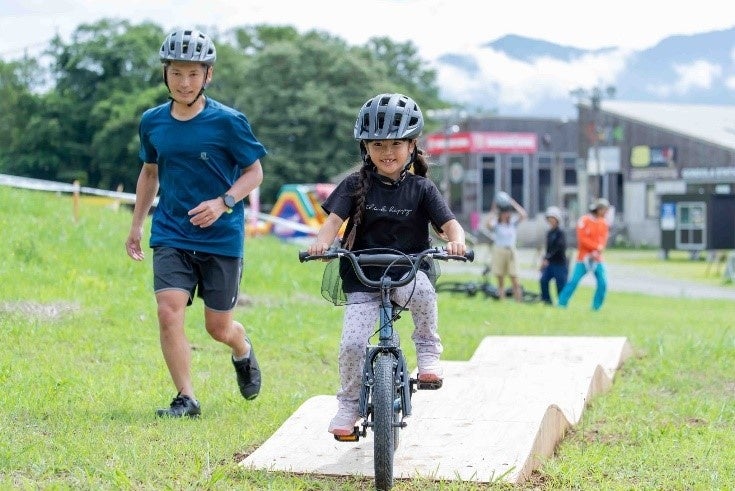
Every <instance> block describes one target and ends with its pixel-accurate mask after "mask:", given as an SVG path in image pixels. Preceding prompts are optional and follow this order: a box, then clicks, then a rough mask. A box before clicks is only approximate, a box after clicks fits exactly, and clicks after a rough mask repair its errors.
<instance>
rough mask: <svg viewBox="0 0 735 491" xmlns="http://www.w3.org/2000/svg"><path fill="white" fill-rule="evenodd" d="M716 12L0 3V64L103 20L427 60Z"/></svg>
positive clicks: (591, 38) (384, 4)
mask: <svg viewBox="0 0 735 491" xmlns="http://www.w3.org/2000/svg"><path fill="white" fill-rule="evenodd" d="M694 5H696V9H695V8H694ZM723 8H724V7H723V5H722V2H721V0H699V1H697V2H696V4H692V3H690V2H671V1H656V0H648V1H645V0H644V1H641V0H611V1H608V2H602V1H598V2H590V1H582V0H556V1H552V2H549V1H538V0H509V1H505V2H501V1H498V0H495V1H488V0H361V1H354V0H196V1H194V0H177V1H171V0H124V1H123V0H54V1H48V0H0V11H1V12H2V16H0V32H2V33H3V36H2V42H0V57H2V58H3V59H12V58H18V57H20V56H22V55H23V53H24V52H25V50H29V52H32V51H33V50H35V49H38V48H40V47H43V46H45V44H46V43H47V42H48V40H49V39H51V38H52V37H53V36H54V35H55V34H57V33H58V34H60V35H61V36H62V38H64V39H67V40H68V37H69V35H70V34H71V33H72V32H73V31H74V30H75V29H76V27H77V26H79V25H80V24H82V23H92V22H95V21H97V20H99V19H101V18H103V17H115V18H122V19H128V20H130V21H131V22H133V23H138V22H142V21H152V22H154V23H156V24H158V25H160V26H161V27H163V28H164V29H169V28H170V29H174V28H176V27H183V26H189V25H199V26H216V27H217V28H218V29H219V30H221V31H224V30H226V29H228V28H230V27H236V26H243V25H248V24H278V25H291V26H294V27H296V28H297V29H298V30H299V31H301V32H304V31H306V30H310V29H319V30H324V31H327V32H330V33H332V34H334V35H336V36H339V37H341V38H342V39H344V40H345V41H347V42H348V43H351V44H362V43H364V42H365V41H367V40H368V39H369V38H370V37H372V36H376V35H380V36H388V37H390V38H391V39H394V40H395V41H399V42H403V41H408V40H411V41H412V42H413V43H414V44H415V45H416V46H417V47H418V48H419V53H420V54H421V56H423V57H426V58H429V59H431V58H434V57H437V56H438V55H440V54H442V53H446V52H462V51H464V50H470V49H474V48H477V47H478V46H479V45H481V44H484V43H487V42H490V41H493V40H495V39H497V38H499V37H501V36H503V35H506V34H518V35H522V36H527V37H532V38H537V39H543V40H545V41H550V42H554V43H557V44H562V45H566V46H574V47H577V48H586V49H594V48H601V47H610V46H617V47H620V48H630V49H644V48H647V47H651V46H653V45H655V44H656V43H657V42H658V41H660V40H661V39H663V38H665V37H668V36H671V35H674V34H695V33H700V32H707V31H711V30H717V29H727V28H730V27H733V26H734V25H735V19H734V18H733V16H732V15H727V13H726V12H724V11H723Z"/></svg>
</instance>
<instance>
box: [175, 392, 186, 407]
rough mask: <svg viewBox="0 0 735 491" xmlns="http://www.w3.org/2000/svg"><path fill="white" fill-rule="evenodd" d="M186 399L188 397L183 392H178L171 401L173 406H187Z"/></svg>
mask: <svg viewBox="0 0 735 491" xmlns="http://www.w3.org/2000/svg"><path fill="white" fill-rule="evenodd" d="M186 399H188V397H187V396H182V395H181V392H179V393H178V394H176V397H174V400H173V401H171V407H179V406H186Z"/></svg>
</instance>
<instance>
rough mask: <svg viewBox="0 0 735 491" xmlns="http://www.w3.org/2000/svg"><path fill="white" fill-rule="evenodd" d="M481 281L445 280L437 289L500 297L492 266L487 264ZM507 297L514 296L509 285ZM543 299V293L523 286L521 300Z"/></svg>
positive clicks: (531, 301) (468, 294)
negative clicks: (491, 269)
mask: <svg viewBox="0 0 735 491" xmlns="http://www.w3.org/2000/svg"><path fill="white" fill-rule="evenodd" d="M481 277H482V278H481V280H480V281H445V282H441V283H437V285H436V291H437V293H440V292H450V293H463V294H465V295H467V296H468V297H474V296H475V295H477V294H478V293H483V294H484V295H485V298H492V299H493V300H498V299H500V294H499V292H498V287H496V286H495V285H493V284H492V283H491V282H490V267H489V266H485V269H484V270H483V271H482V274H481ZM505 297H506V298H513V288H512V287H508V288H506V289H505ZM540 300H541V295H540V294H538V293H535V292H531V291H528V290H526V289H525V288H524V287H523V286H521V301H522V302H523V303H535V302H538V301H540Z"/></svg>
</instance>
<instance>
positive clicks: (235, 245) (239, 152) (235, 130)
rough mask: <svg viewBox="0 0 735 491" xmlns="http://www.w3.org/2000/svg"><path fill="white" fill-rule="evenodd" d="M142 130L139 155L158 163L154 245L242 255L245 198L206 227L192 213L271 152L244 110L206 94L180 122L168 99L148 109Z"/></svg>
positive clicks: (153, 227)
mask: <svg viewBox="0 0 735 491" xmlns="http://www.w3.org/2000/svg"><path fill="white" fill-rule="evenodd" d="M138 131H139V135H140V152H139V156H140V159H141V161H142V162H144V163H149V164H157V165H158V179H159V183H160V193H159V201H158V205H157V206H156V209H155V211H154V212H153V222H152V226H151V239H150V246H151V247H157V246H167V247H175V248H178V249H186V250H190V251H197V252H208V253H211V254H218V255H222V256H230V257H243V250H244V244H245V213H244V212H245V208H244V207H245V205H244V204H243V203H242V201H240V202H238V203H237V204H236V205H235V208H234V209H233V212H232V213H223V214H222V216H220V217H219V219H218V220H217V221H216V222H215V223H214V224H213V225H212V226H210V227H206V228H201V227H197V226H195V225H192V224H191V223H190V222H189V219H190V217H189V215H188V212H189V210H191V209H192V208H194V207H196V206H197V205H199V203H201V202H202V201H206V200H210V199H213V198H216V197H218V196H221V195H222V194H223V193H225V192H227V190H228V189H230V187H231V186H232V184H233V183H234V182H235V181H236V180H237V179H238V178H239V177H240V175H241V172H242V170H243V169H245V168H246V167H249V166H250V165H252V164H253V163H254V162H255V161H256V160H258V159H260V158H261V157H263V156H264V155H265V154H266V150H265V147H263V145H262V144H261V143H260V142H259V141H258V140H257V139H256V138H255V136H254V135H253V132H252V130H251V128H250V123H249V122H248V120H247V118H246V117H245V115H243V114H242V113H240V112H238V111H236V110H234V109H232V108H230V107H227V106H225V105H224V104H221V103H219V102H217V101H215V100H213V99H210V98H209V97H207V98H206V104H205V106H204V109H203V110H202V111H201V112H200V113H199V114H197V115H196V116H195V117H194V118H192V119H190V120H188V121H179V120H177V119H175V118H174V117H172V116H171V102H166V103H164V104H161V105H160V106H157V107H154V108H151V109H148V110H147V111H145V112H144V113H143V116H142V117H141V120H140V126H139V129H138Z"/></svg>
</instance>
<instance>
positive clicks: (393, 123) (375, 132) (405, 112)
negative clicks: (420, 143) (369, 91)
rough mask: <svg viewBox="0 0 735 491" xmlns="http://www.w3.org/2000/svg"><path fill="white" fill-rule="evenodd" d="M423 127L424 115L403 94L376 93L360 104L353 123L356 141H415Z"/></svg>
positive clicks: (412, 101)
mask: <svg viewBox="0 0 735 491" xmlns="http://www.w3.org/2000/svg"><path fill="white" fill-rule="evenodd" d="M423 128H424V116H423V115H422V114H421V109H419V106H418V104H416V102H415V101H414V100H413V99H411V98H410V97H408V96H405V95H403V94H379V95H376V96H375V97H373V98H372V99H368V101H367V102H365V104H363V105H362V108H361V109H360V112H359V114H358V115H357V121H356V122H355V139H356V140H401V139H404V138H408V139H414V138H418V137H419V135H420V134H421V130H422V129H423Z"/></svg>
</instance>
